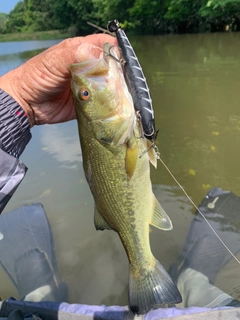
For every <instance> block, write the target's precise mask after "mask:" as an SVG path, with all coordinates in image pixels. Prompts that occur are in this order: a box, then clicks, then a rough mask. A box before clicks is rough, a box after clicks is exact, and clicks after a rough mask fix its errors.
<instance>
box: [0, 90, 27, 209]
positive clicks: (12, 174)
mask: <svg viewBox="0 0 240 320" xmlns="http://www.w3.org/2000/svg"><path fill="white" fill-rule="evenodd" d="M30 139H31V133H30V123H29V121H28V118H27V115H26V114H25V112H24V110H23V109H22V108H21V106H20V105H19V104H18V103H17V101H15V100H14V99H13V98H12V97H11V96H9V95H8V94H7V93H6V92H5V91H3V90H2V89H0V214H1V212H2V211H3V209H4V207H5V206H6V204H7V203H8V201H9V200H10V198H11V196H12V195H13V193H14V192H15V190H16V189H17V187H18V185H19V184H20V182H21V181H22V179H23V178H24V176H25V174H26V171H27V168H26V167H25V165H24V164H23V163H22V162H21V161H20V160H19V159H18V158H19V156H20V155H21V153H22V152H23V150H24V148H25V146H26V145H27V143H28V142H29V140H30Z"/></svg>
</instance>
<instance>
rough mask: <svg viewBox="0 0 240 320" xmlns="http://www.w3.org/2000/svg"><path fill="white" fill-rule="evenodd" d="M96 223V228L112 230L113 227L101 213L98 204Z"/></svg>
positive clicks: (95, 215) (95, 216)
mask: <svg viewBox="0 0 240 320" xmlns="http://www.w3.org/2000/svg"><path fill="white" fill-rule="evenodd" d="M94 225H95V228H96V230H105V229H108V230H111V229H112V228H111V227H110V226H109V224H108V223H107V221H106V220H105V219H104V218H103V216H102V215H101V213H100V212H99V211H98V209H97V207H96V205H95V208H94Z"/></svg>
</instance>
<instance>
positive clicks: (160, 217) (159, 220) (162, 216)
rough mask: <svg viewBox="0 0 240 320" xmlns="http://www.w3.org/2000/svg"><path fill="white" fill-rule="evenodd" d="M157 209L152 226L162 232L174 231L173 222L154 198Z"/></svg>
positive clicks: (155, 209)
mask: <svg viewBox="0 0 240 320" xmlns="http://www.w3.org/2000/svg"><path fill="white" fill-rule="evenodd" d="M154 201H155V208H154V212H153V216H152V220H151V222H150V224H151V225H152V226H154V227H156V228H158V229H161V230H172V228H173V226H172V221H171V220H170V218H169V216H168V215H167V214H166V212H165V210H164V209H163V207H162V206H161V205H160V203H159V202H158V201H157V199H156V198H155V196H154Z"/></svg>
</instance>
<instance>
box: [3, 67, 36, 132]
mask: <svg viewBox="0 0 240 320" xmlns="http://www.w3.org/2000/svg"><path fill="white" fill-rule="evenodd" d="M20 68H21V67H20ZM20 68H18V70H19V69H20ZM0 88H1V89H2V90H4V91H5V92H6V93H7V94H9V96H11V97H12V98H13V99H14V100H15V101H16V102H17V103H18V104H19V105H20V106H21V107H22V109H23V110H24V112H25V114H26V116H27V117H28V120H29V123H30V127H33V126H34V124H35V121H34V113H33V110H32V108H31V106H30V105H29V104H28V102H27V100H25V98H24V92H23V89H22V79H21V78H20V77H19V72H18V73H17V72H16V71H15V70H12V71H10V72H8V73H7V74H5V75H3V76H2V77H0Z"/></svg>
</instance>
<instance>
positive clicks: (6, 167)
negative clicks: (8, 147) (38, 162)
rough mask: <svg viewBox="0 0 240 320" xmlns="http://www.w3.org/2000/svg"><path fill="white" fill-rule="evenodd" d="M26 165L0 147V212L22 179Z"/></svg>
mask: <svg viewBox="0 0 240 320" xmlns="http://www.w3.org/2000/svg"><path fill="white" fill-rule="evenodd" d="M26 172H27V167H26V166H25V165H24V164H23V163H22V162H21V161H20V160H18V159H16V158H15V157H13V156H11V155H9V154H8V153H6V152H4V151H3V150H1V149H0V213H1V212H2V211H3V209H4V207H5V206H6V204H7V203H8V201H9V200H10V198H11V196H12V195H13V193H14V192H15V190H16V189H17V187H18V185H19V184H20V182H21V181H22V180H23V178H24V176H25V174H26Z"/></svg>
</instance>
